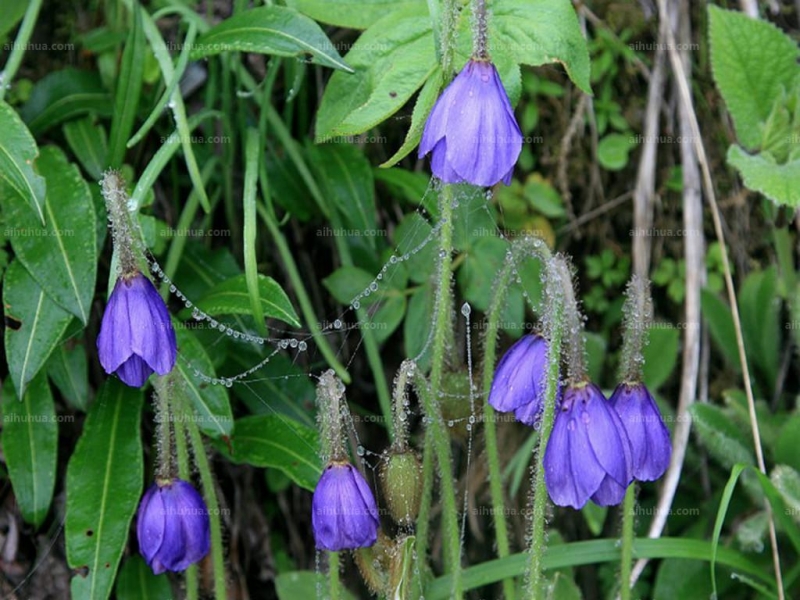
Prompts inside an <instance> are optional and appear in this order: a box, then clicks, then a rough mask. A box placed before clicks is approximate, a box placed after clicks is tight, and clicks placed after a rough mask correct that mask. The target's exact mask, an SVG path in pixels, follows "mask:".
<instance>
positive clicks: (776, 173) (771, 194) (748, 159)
mask: <svg viewBox="0 0 800 600" xmlns="http://www.w3.org/2000/svg"><path fill="white" fill-rule="evenodd" d="M762 70H764V71H766V70H768V69H762ZM727 159H728V164H730V165H732V166H734V167H736V168H737V169H738V170H739V174H740V175H741V176H742V181H744V184H745V185H746V186H747V187H748V188H750V189H751V190H754V191H756V192H761V193H762V194H764V195H765V196H766V197H767V198H769V199H770V200H772V201H773V202H775V203H776V204H785V205H786V206H791V207H797V206H800V186H798V185H797V182H798V181H800V160H792V161H790V162H788V163H785V164H782V165H779V164H777V163H776V162H775V159H773V158H772V157H771V156H770V155H768V154H764V153H761V154H748V153H747V152H746V151H745V150H744V149H743V148H742V147H741V146H739V145H737V144H733V145H732V146H731V147H730V148H728V156H727Z"/></svg>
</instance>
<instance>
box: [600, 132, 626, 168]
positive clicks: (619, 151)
mask: <svg viewBox="0 0 800 600" xmlns="http://www.w3.org/2000/svg"><path fill="white" fill-rule="evenodd" d="M633 145H634V144H633V142H631V140H630V138H629V136H627V135H623V134H621V133H610V134H608V135H607V136H605V137H604V138H603V139H602V140H600V143H599V144H598V145H597V160H598V161H600V164H601V165H602V166H603V168H604V169H608V170H609V171H619V170H620V169H623V168H624V167H625V165H627V164H628V153H629V152H630V151H631V148H632V147H633Z"/></svg>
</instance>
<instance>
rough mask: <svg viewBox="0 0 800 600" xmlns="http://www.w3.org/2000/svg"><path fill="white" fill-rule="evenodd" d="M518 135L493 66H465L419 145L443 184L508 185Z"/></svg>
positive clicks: (437, 107) (436, 107)
mask: <svg viewBox="0 0 800 600" xmlns="http://www.w3.org/2000/svg"><path fill="white" fill-rule="evenodd" d="M521 150H522V132H521V131H520V129H519V125H517V120H516V118H515V117H514V111H513V110H512V108H511V103H510V102H509V101H508V95H507V94H506V91H505V88H504V87H503V83H502V82H501V81H500V77H499V75H498V74H497V69H495V67H494V65H493V64H492V63H491V62H489V61H485V60H475V59H472V60H470V61H469V62H468V63H467V64H466V66H465V67H464V68H463V69H462V70H461V72H460V73H459V74H458V75H457V76H456V78H455V79H453V81H452V83H450V85H449V86H447V88H446V89H445V90H444V92H443V93H442V95H441V96H440V97H439V99H438V100H437V101H436V104H434V106H433V110H432V111H431V113H430V115H429V116H428V120H427V121H426V123H425V129H424V130H423V132H422V140H421V141H420V144H419V156H420V158H421V157H423V156H425V155H426V154H428V153H429V152H433V155H432V156H431V170H432V171H433V174H434V175H436V177H438V178H439V179H441V180H442V181H444V182H445V183H463V182H467V183H471V184H473V185H479V186H483V187H489V186H492V185H494V184H496V183H497V182H498V181H503V183H505V184H506V185H508V184H509V183H511V175H512V174H513V171H514V165H515V164H516V162H517V158H519V153H520V151H521Z"/></svg>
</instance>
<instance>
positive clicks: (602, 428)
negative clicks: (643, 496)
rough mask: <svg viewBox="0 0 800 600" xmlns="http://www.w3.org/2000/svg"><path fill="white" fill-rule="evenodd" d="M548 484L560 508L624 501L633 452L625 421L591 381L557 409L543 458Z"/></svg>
mask: <svg viewBox="0 0 800 600" xmlns="http://www.w3.org/2000/svg"><path fill="white" fill-rule="evenodd" d="M544 469H545V484H546V485H547V492H548V494H550V498H551V499H552V500H553V502H554V503H555V504H557V505H559V506H571V507H573V508H581V507H582V506H583V505H584V504H586V502H587V501H588V500H589V499H590V498H591V499H592V500H593V501H594V502H596V503H597V504H600V505H602V506H609V505H611V504H618V503H619V502H621V501H622V499H623V497H624V495H625V490H626V488H627V487H628V485H629V484H630V482H631V448H630V442H629V441H628V436H627V435H626V433H625V429H624V427H623V425H622V421H621V420H620V418H619V416H618V415H617V413H616V411H614V409H613V408H612V407H611V405H610V404H609V403H608V402H607V401H606V399H605V396H603V392H602V391H600V388H598V387H597V386H596V385H594V384H593V383H585V384H580V385H570V386H567V387H566V389H565V390H564V394H563V398H562V400H561V403H560V405H559V406H557V407H556V415H555V421H554V422H553V430H552V432H551V434H550V439H549V440H548V443H547V448H546V449H545V454H544Z"/></svg>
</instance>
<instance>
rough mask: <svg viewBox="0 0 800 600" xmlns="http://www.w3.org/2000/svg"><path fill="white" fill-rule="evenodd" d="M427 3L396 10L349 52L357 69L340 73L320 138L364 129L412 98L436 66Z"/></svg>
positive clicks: (322, 110) (327, 100) (330, 88)
mask: <svg viewBox="0 0 800 600" xmlns="http://www.w3.org/2000/svg"><path fill="white" fill-rule="evenodd" d="M424 8H425V7H424V5H422V6H421V7H417V6H416V5H412V6H411V7H410V8H409V9H408V10H404V11H401V12H392V13H391V14H389V15H387V16H386V17H384V18H383V19H381V20H380V21H378V22H376V23H375V24H373V25H372V27H370V28H369V29H368V30H367V31H365V32H364V33H363V34H362V35H361V36H360V37H359V38H358V40H356V42H355V44H353V47H352V48H351V50H350V52H348V53H347V55H346V56H345V60H346V61H347V63H348V64H349V65H350V66H351V67H352V68H353V69H354V71H355V73H353V74H352V75H351V74H347V73H343V72H336V73H334V74H333V75H332V76H331V78H330V80H329V81H328V85H327V86H326V88H325V92H324V94H323V96H322V103H321V104H320V107H319V112H318V113H317V128H316V137H315V140H314V141H315V142H317V143H320V142H328V141H335V138H336V137H337V136H350V135H356V134H359V133H363V132H364V131H367V130H368V129H370V128H372V127H374V126H376V125H378V124H379V123H381V122H382V121H384V120H385V119H387V118H388V117H390V116H391V115H393V114H394V113H396V112H397V111H398V110H400V108H401V107H402V106H403V105H404V104H405V103H406V102H408V100H409V98H411V96H412V95H413V94H414V92H416V91H417V90H418V89H419V88H420V87H421V86H422V84H423V83H425V81H426V80H427V79H428V77H430V76H431V75H432V74H433V72H434V71H435V70H436V68H437V65H436V53H435V48H434V44H433V34H432V32H431V21H430V17H429V16H428V14H427V10H425V9H424Z"/></svg>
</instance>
